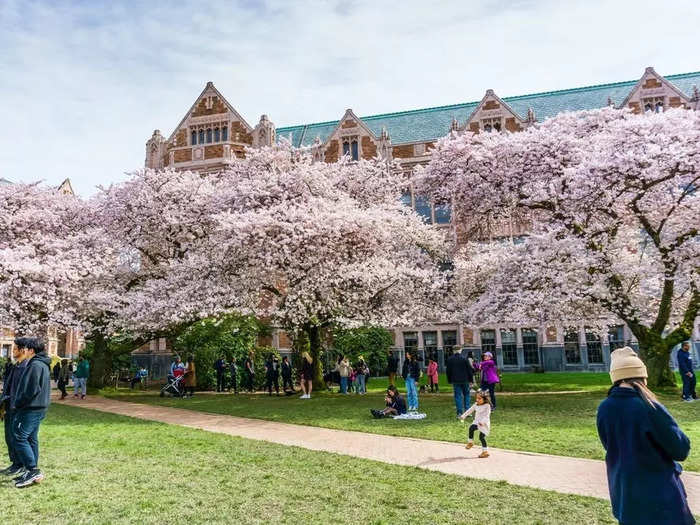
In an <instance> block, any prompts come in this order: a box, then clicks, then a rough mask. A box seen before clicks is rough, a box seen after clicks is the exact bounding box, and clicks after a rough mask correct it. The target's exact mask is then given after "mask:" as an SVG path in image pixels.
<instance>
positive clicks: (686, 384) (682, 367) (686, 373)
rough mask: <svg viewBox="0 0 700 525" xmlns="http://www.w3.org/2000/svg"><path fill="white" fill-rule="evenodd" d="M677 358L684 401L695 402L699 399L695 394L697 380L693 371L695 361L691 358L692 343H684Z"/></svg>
mask: <svg viewBox="0 0 700 525" xmlns="http://www.w3.org/2000/svg"><path fill="white" fill-rule="evenodd" d="M676 357H677V360H678V372H679V373H680V374H681V379H682V380H683V401H687V402H691V401H695V400H696V399H697V398H698V395H697V393H695V385H696V383H697V378H696V377H695V371H694V370H693V360H692V358H691V356H690V343H689V342H688V341H684V342H683V344H682V345H681V348H680V350H678V354H677V356H676Z"/></svg>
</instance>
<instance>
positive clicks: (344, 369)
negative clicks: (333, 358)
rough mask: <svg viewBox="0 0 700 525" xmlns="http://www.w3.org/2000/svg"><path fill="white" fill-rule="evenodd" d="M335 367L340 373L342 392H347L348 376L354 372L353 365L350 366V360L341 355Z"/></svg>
mask: <svg viewBox="0 0 700 525" xmlns="http://www.w3.org/2000/svg"><path fill="white" fill-rule="evenodd" d="M335 369H336V370H337V372H338V375H339V376H340V393H341V394H347V393H348V378H349V377H350V374H351V373H352V367H351V366H350V361H348V358H347V357H345V356H344V355H341V356H340V357H339V358H338V364H336V365H335Z"/></svg>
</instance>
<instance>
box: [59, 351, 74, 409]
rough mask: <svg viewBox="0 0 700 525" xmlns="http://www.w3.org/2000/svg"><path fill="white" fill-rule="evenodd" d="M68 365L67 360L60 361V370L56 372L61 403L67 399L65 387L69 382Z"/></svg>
mask: <svg viewBox="0 0 700 525" xmlns="http://www.w3.org/2000/svg"><path fill="white" fill-rule="evenodd" d="M70 374H71V371H70V363H69V361H68V359H64V360H63V361H61V370H60V371H59V372H58V389H59V390H60V391H61V401H63V400H64V399H65V398H66V397H68V392H66V386H67V385H68V382H69V381H70Z"/></svg>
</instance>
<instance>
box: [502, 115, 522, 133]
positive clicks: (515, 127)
mask: <svg viewBox="0 0 700 525" xmlns="http://www.w3.org/2000/svg"><path fill="white" fill-rule="evenodd" d="M506 129H507V130H508V131H520V130H521V129H522V128H521V127H520V124H518V122H516V120H515V118H514V117H511V118H507V119H506Z"/></svg>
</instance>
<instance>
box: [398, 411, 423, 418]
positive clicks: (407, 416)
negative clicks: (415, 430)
mask: <svg viewBox="0 0 700 525" xmlns="http://www.w3.org/2000/svg"><path fill="white" fill-rule="evenodd" d="M392 417H393V418H394V419H425V414H418V413H416V412H414V413H412V414H401V415H400V416H392Z"/></svg>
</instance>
